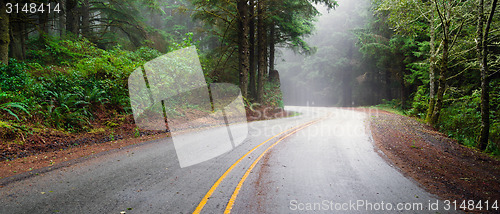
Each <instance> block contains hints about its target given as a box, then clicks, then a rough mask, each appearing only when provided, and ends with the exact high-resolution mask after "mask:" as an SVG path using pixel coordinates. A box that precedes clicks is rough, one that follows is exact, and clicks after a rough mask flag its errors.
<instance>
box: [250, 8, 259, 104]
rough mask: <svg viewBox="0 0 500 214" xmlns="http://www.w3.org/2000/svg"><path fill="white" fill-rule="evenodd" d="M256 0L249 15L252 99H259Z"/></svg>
mask: <svg viewBox="0 0 500 214" xmlns="http://www.w3.org/2000/svg"><path fill="white" fill-rule="evenodd" d="M254 6H255V0H250V9H249V11H248V12H249V14H248V17H249V18H250V20H249V28H250V37H249V40H250V41H249V43H250V70H249V74H250V83H249V86H248V87H249V93H250V96H251V97H252V99H254V100H255V99H257V80H256V73H257V72H256V64H255V17H254V15H255V13H254Z"/></svg>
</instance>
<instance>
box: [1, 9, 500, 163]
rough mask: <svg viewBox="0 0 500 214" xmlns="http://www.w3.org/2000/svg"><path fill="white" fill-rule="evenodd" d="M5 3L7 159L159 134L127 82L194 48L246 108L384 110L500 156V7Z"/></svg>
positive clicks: (209, 74) (211, 77) (212, 79)
mask: <svg viewBox="0 0 500 214" xmlns="http://www.w3.org/2000/svg"><path fill="white" fill-rule="evenodd" d="M6 2H10V3H4V2H2V5H0V6H1V9H0V61H1V63H2V64H1V65H0V73H1V75H0V141H1V142H2V143H1V144H2V145H1V148H2V150H1V152H2V160H10V159H14V158H17V157H23V156H26V155H29V153H33V152H37V151H39V150H40V151H42V150H50V149H60V148H63V147H64V146H67V145H63V144H65V143H66V144H67V142H71V146H73V145H75V146H77V145H79V144H80V143H82V142H87V141H92V142H97V141H99V140H98V139H101V140H104V141H113V140H116V139H122V138H127V137H130V138H134V137H135V138H138V137H141V136H144V135H151V134H155V133H153V132H151V131H146V130H141V129H138V128H136V127H135V126H134V120H133V117H132V115H131V114H132V111H131V107H130V106H131V105H130V99H129V92H128V88H127V84H128V82H127V80H128V77H129V75H130V74H131V73H132V72H133V71H134V70H135V69H136V68H140V67H141V66H143V65H144V63H146V62H148V61H150V60H152V59H154V58H156V57H159V56H161V55H164V54H166V53H168V52H172V51H175V50H178V49H181V48H185V47H190V46H195V47H196V49H197V52H198V54H199V56H200V62H201V65H202V68H203V73H204V75H205V79H206V81H207V83H208V84H209V83H219V82H227V83H233V84H235V85H238V86H239V88H240V89H241V94H242V96H243V98H244V101H245V105H246V107H247V111H249V112H251V111H254V110H256V109H262V108H271V109H273V110H274V111H276V112H279V111H280V109H283V107H284V106H287V105H299V106H328V107H370V108H378V109H383V110H387V111H391V112H396V113H398V114H401V115H405V116H409V117H413V118H416V119H417V120H418V121H420V122H421V123H425V124H427V125H429V126H432V127H433V128H434V129H436V130H438V131H440V132H442V133H444V134H445V135H446V136H448V137H450V138H453V139H455V140H456V141H457V142H458V143H460V144H462V145H464V146H467V147H471V148H476V149H477V150H478V151H482V152H485V153H488V154H490V155H492V156H497V157H498V156H499V155H500V150H499V147H500V78H499V77H500V74H499V69H500V31H499V29H500V19H499V17H500V14H499V12H500V11H498V7H497V2H498V1H497V0H474V1H458V0H337V1H335V0H280V1H278V0H93V1H90V0H38V1H22V0H21V1H6ZM16 5H17V6H16ZM24 5H27V6H26V7H24ZM33 5H34V6H33ZM40 5H42V6H43V7H40ZM35 6H36V7H35ZM179 114H182V110H179ZM248 114H249V113H248V112H247V115H248Z"/></svg>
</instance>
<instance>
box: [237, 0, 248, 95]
mask: <svg viewBox="0 0 500 214" xmlns="http://www.w3.org/2000/svg"><path fill="white" fill-rule="evenodd" d="M238 14H239V29H238V37H239V38H238V43H239V44H238V52H239V54H238V57H239V72H240V75H239V78H240V88H241V94H242V95H243V97H247V96H248V93H247V92H248V70H249V68H250V61H249V59H250V44H249V43H248V35H249V27H248V21H249V20H248V0H239V1H238Z"/></svg>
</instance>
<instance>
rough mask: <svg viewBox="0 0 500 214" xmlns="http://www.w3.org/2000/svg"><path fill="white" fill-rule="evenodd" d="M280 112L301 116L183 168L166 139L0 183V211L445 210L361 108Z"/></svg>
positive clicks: (273, 123) (261, 124) (260, 127)
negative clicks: (380, 141)
mask: <svg viewBox="0 0 500 214" xmlns="http://www.w3.org/2000/svg"><path fill="white" fill-rule="evenodd" d="M287 110H293V111H297V112H300V113H301V115H299V116H295V117H290V118H284V119H277V120H268V121H258V122H252V123H249V124H248V127H249V133H248V137H247V138H246V139H245V140H244V141H243V143H241V144H240V145H238V146H237V147H236V148H235V149H233V150H231V151H229V152H226V153H224V154H222V155H220V156H217V157H215V158H213V159H210V160H208V161H205V162H202V163H199V164H195V165H192V166H189V167H185V168H181V167H180V166H179V161H178V159H177V156H176V151H175V148H174V146H173V143H172V140H171V138H166V139H162V140H157V141H154V142H148V143H145V144H142V145H140V146H135V147H129V148H126V149H122V150H119V151H117V152H111V153H108V154H105V155H100V156H98V157H95V158H90V159H87V160H84V161H80V162H78V163H76V164H72V165H71V166H67V167H60V168H59V169H56V170H52V171H49V172H45V173H41V174H39V175H37V176H33V177H28V178H26V179H22V180H19V181H15V182H11V183H8V184H7V185H6V186H4V187H3V188H0V191H1V193H0V213H116V214H118V213H120V212H122V213H124V212H125V213H193V212H198V211H201V213H224V212H226V213H228V212H232V213H332V212H335V213H338V212H350V213H374V212H378V213H395V212H403V213H447V212H451V211H446V210H445V208H447V207H446V205H445V203H444V202H443V201H440V200H437V197H436V196H433V195H431V194H429V193H427V192H425V191H424V190H423V189H422V188H420V187H419V186H418V185H417V184H416V183H415V182H414V181H412V180H410V179H408V178H406V177H404V176H403V175H402V174H401V173H400V172H399V171H398V170H397V169H395V168H394V167H393V166H391V165H390V163H389V162H387V161H386V160H384V159H383V158H382V157H383V154H379V153H380V152H379V151H378V150H377V149H376V148H374V146H373V142H372V141H371V137H370V130H367V126H366V123H365V121H366V119H367V118H368V117H369V115H367V114H366V113H362V112H355V111H350V110H343V109H338V108H306V107H287ZM186 135H189V133H187V134H186ZM207 137H208V136H207ZM436 205H437V207H435V206H436ZM436 208H438V209H439V210H432V209H436ZM389 210H390V211H389Z"/></svg>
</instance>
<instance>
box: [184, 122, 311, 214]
mask: <svg viewBox="0 0 500 214" xmlns="http://www.w3.org/2000/svg"><path fill="white" fill-rule="evenodd" d="M314 122H317V121H316V120H315V121H311V122H307V123H305V124H301V125H298V126H295V127H292V128H290V129H287V130H285V131H283V132H281V133H279V134H277V135H274V136H272V137H271V138H269V139H267V140H266V141H264V142H262V143H261V144H259V145H257V146H256V147H254V148H253V149H252V150H250V151H248V152H247V153H246V154H245V155H243V156H241V158H240V159H238V160H237V161H236V162H234V164H233V165H231V167H229V168H228V169H227V170H226V172H224V174H222V176H221V177H220V178H219V179H218V180H217V181H216V182H215V183H214V185H213V186H212V188H210V190H208V192H207V194H206V195H205V196H204V197H203V199H202V200H201V202H200V203H199V204H198V206H197V207H196V209H195V210H194V212H193V213H200V212H201V210H202V209H203V207H204V206H205V205H206V204H207V202H208V199H209V198H210V196H212V194H213V193H214V192H215V189H217V187H218V186H219V184H220V183H221V182H222V181H223V180H224V179H225V178H226V176H227V175H228V174H229V172H231V171H232V170H233V169H234V167H236V165H238V164H239V163H240V162H241V161H242V160H243V159H245V157H247V156H248V155H249V154H250V153H252V152H253V151H255V150H256V149H257V148H259V147H260V146H262V145H264V144H266V143H267V142H269V141H270V140H272V139H274V138H276V137H278V136H280V135H281V134H283V133H286V132H288V131H290V130H293V129H296V128H300V127H302V126H306V125H308V124H311V123H314Z"/></svg>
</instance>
